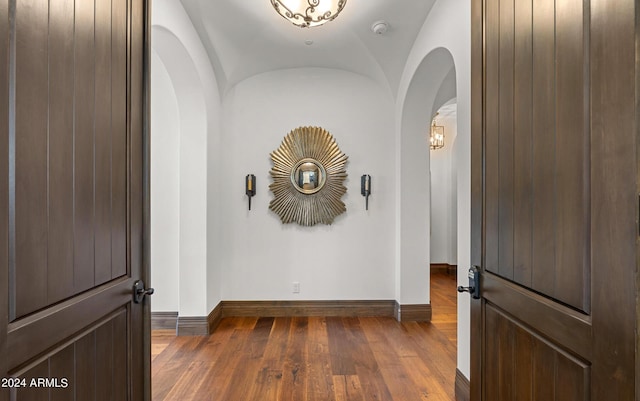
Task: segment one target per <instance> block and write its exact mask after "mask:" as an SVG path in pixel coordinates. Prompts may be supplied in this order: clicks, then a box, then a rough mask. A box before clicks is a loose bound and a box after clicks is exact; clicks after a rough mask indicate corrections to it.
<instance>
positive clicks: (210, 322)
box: [207, 301, 222, 334]
mask: <svg viewBox="0 0 640 401" xmlns="http://www.w3.org/2000/svg"><path fill="white" fill-rule="evenodd" d="M220 321H222V301H220V302H218V305H216V307H215V308H213V310H212V311H211V313H209V316H207V332H208V333H209V334H211V333H213V332H214V331H215V329H217V328H218V326H219V325H220Z"/></svg>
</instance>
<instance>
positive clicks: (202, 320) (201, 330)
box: [177, 316, 209, 336]
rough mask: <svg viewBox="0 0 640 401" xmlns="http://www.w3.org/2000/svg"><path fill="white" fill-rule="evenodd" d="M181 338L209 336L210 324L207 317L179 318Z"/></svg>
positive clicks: (178, 332)
mask: <svg viewBox="0 0 640 401" xmlns="http://www.w3.org/2000/svg"><path fill="white" fill-rule="evenodd" d="M177 334H178V335H179V336H206V335H208V334H209V323H208V321H207V317H206V316H184V317H183V316H178V331H177Z"/></svg>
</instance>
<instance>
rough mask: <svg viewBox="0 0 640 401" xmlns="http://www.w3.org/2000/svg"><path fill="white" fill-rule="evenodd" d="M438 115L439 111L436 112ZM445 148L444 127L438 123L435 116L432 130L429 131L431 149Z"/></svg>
mask: <svg viewBox="0 0 640 401" xmlns="http://www.w3.org/2000/svg"><path fill="white" fill-rule="evenodd" d="M436 116H438V113H436ZM442 148H444V127H443V126H441V125H436V118H435V117H434V118H433V123H432V124H431V130H430V132H429V149H431V150H436V149H442Z"/></svg>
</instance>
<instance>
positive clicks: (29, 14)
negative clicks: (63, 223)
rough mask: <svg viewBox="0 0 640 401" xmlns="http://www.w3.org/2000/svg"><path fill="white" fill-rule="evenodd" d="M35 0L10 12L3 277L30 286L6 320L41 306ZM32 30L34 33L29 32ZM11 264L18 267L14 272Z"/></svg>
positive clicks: (38, 17) (41, 166) (43, 51)
mask: <svg viewBox="0 0 640 401" xmlns="http://www.w3.org/2000/svg"><path fill="white" fill-rule="evenodd" d="M38 3H40V2H39V1H38V0H29V1H25V2H24V4H23V5H22V7H20V9H19V10H16V15H17V17H16V21H15V30H16V39H15V41H16V54H15V57H16V64H17V65H20V66H23V68H19V69H16V71H15V74H16V83H15V85H16V89H15V90H16V94H15V108H16V109H15V130H16V133H17V132H20V135H15V137H13V138H12V139H13V143H12V145H13V146H14V149H13V151H14V154H15V161H14V163H13V164H10V167H9V168H10V169H13V171H10V172H9V175H10V176H14V177H15V181H11V182H10V185H13V187H14V188H12V189H10V190H9V196H10V202H11V205H10V210H9V213H10V215H9V218H10V226H9V230H10V233H11V234H12V235H11V237H10V240H13V243H10V244H9V252H10V255H9V263H10V267H9V277H10V279H11V280H12V283H11V284H12V286H13V287H19V288H30V291H29V292H26V291H20V292H19V293H16V292H15V291H11V293H12V294H13V295H14V297H12V298H13V299H11V300H10V302H11V304H10V314H11V319H12V320H13V319H15V318H16V317H17V316H23V315H25V314H27V313H30V312H33V311H34V310H37V309H39V308H42V307H44V306H45V305H46V304H47V274H46V266H47V232H46V230H47V164H46V163H47V115H48V110H47V109H48V104H47V103H48V102H47V97H46V96H43V94H46V93H47V92H48V72H47V64H48V63H47V59H48V47H47V36H48V35H47V30H46V29H42V27H46V26H47V23H48V12H47V9H46V8H43V7H42V6H41V5H39V4H38ZM32 26H36V27H39V28H40V29H32ZM16 266H20V268H19V269H16Z"/></svg>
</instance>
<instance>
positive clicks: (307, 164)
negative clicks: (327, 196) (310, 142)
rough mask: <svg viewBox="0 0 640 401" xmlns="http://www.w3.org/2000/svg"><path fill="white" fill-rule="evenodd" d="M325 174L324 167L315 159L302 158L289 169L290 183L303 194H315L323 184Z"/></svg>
mask: <svg viewBox="0 0 640 401" xmlns="http://www.w3.org/2000/svg"><path fill="white" fill-rule="evenodd" d="M326 176H327V174H326V172H325V170H324V167H322V164H320V163H319V162H318V161H317V160H315V159H309V158H308V159H302V160H300V161H299V162H298V163H297V164H296V165H295V166H294V167H293V169H292V170H291V183H292V184H293V187H294V188H295V189H297V190H298V191H299V192H302V193H303V194H315V193H316V192H318V191H319V190H321V189H322V187H323V186H324V183H325V180H326Z"/></svg>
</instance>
